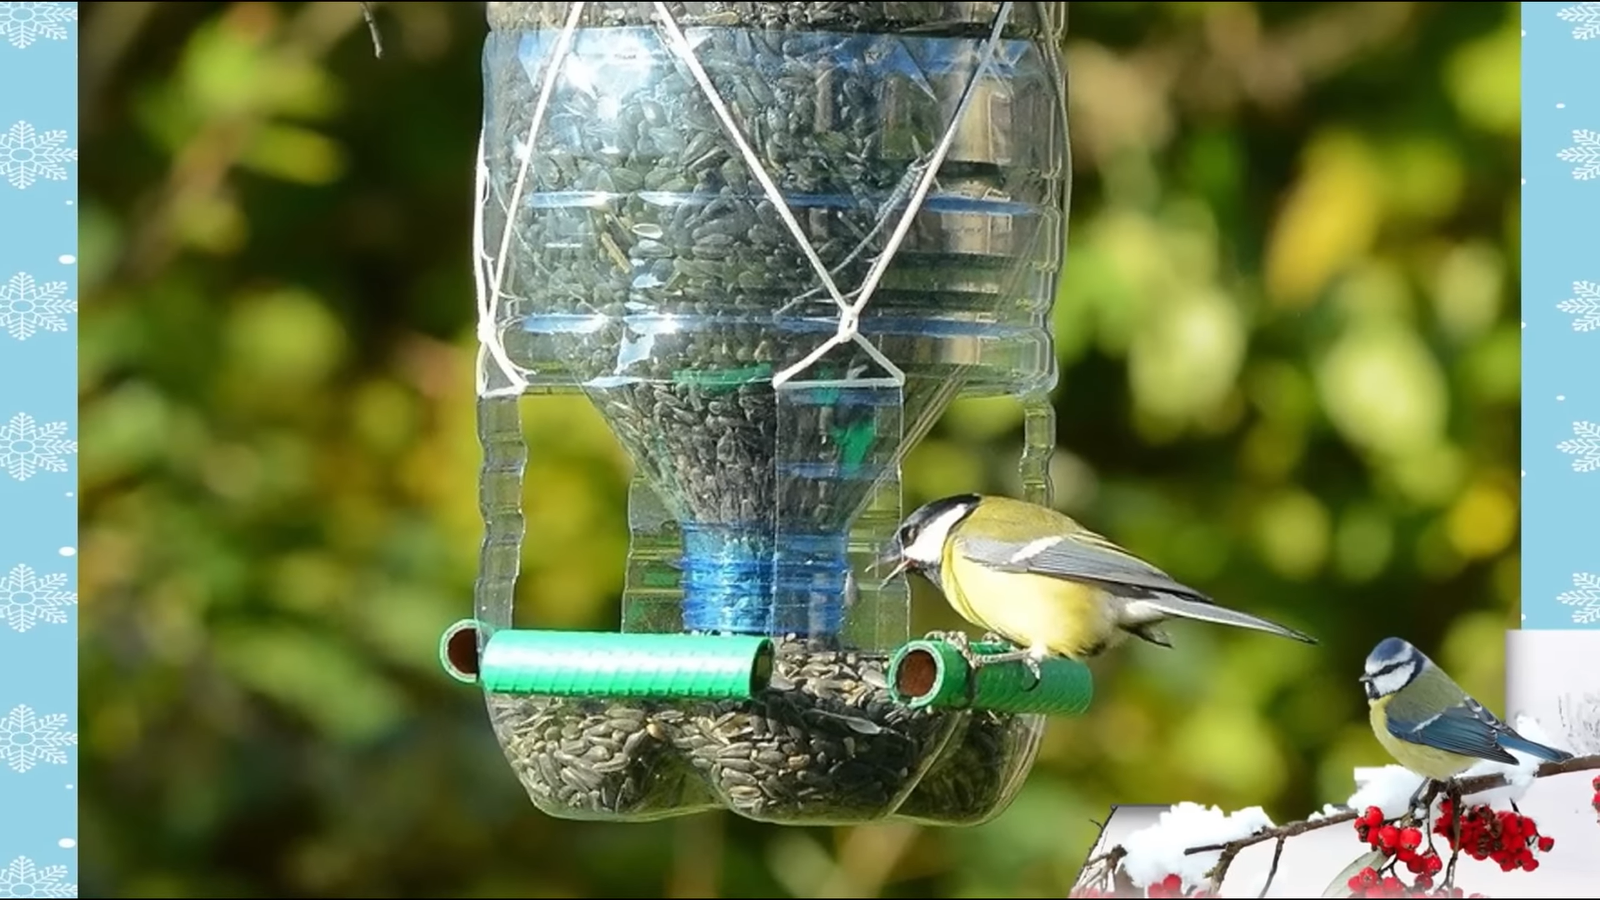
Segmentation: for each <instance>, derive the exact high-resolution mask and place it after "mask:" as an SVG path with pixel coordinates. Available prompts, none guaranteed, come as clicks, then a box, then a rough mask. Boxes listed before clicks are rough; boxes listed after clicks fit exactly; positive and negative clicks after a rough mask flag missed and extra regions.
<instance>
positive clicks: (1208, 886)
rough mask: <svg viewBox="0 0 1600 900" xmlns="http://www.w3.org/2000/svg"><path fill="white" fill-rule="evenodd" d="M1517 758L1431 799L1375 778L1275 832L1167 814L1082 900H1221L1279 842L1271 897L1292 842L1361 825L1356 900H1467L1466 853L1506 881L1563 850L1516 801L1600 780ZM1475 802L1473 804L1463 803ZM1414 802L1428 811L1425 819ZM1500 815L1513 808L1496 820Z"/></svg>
mask: <svg viewBox="0 0 1600 900" xmlns="http://www.w3.org/2000/svg"><path fill="white" fill-rule="evenodd" d="M1520 725H1522V723H1521V722H1519V726H1520ZM1525 729H1526V730H1524V734H1525V735H1526V736H1528V737H1530V739H1534V740H1538V739H1539V738H1540V737H1543V735H1542V734H1540V733H1539V729H1538V728H1537V725H1536V724H1532V723H1529V724H1528V725H1527V726H1525ZM1535 734H1537V735H1538V736H1537V737H1535ZM1585 749H1587V748H1585ZM1517 756H1518V758H1519V763H1518V764H1517V765H1514V766H1513V765H1501V764H1495V763H1481V764H1479V765H1478V766H1474V767H1473V768H1472V769H1470V770H1468V771H1467V772H1466V773H1464V774H1463V775H1462V776H1460V777H1458V778H1456V779H1455V780H1454V781H1452V782H1448V783H1443V784H1441V783H1437V782H1435V783H1431V784H1427V785H1426V788H1427V789H1426V790H1423V788H1424V780H1423V779H1422V778H1421V777H1419V776H1417V775H1414V774H1412V773H1410V772H1408V771H1406V770H1405V769H1403V768H1401V767H1399V766H1387V767H1385V768H1383V769H1379V770H1376V772H1375V773H1373V775H1372V777H1371V778H1369V779H1368V780H1367V781H1366V783H1365V784H1363V785H1361V786H1360V788H1359V789H1358V790H1357V791H1356V793H1355V794H1354V795H1352V796H1351V797H1350V799H1349V800H1348V801H1347V802H1346V803H1345V804H1343V806H1333V805H1331V804H1330V805H1329V806H1327V807H1325V808H1324V809H1323V811H1322V812H1320V813H1314V814H1313V815H1311V816H1309V817H1307V818H1305V819H1302V820H1300V821H1296V822H1289V823H1286V824H1283V825H1274V824H1273V823H1272V822H1271V820H1270V819H1268V818H1267V815H1266V813H1265V812H1264V811H1262V810H1261V808H1259V807H1252V808H1250V809H1246V810H1242V811H1239V812H1235V813H1232V814H1227V813H1224V812H1223V811H1222V810H1220V809H1217V808H1216V807H1202V806H1200V805H1198V804H1194V803H1180V804H1178V805H1177V806H1174V807H1172V808H1171V809H1170V810H1167V811H1166V812H1164V813H1162V814H1161V817H1160V820H1159V821H1158V822H1157V824H1156V825H1154V826H1151V827H1149V828H1145V829H1143V830H1141V831H1137V832H1134V833H1133V834H1131V835H1128V836H1127V837H1126V838H1125V839H1124V840H1123V842H1122V843H1121V844H1118V845H1116V846H1114V847H1112V848H1110V849H1109V850H1107V851H1106V852H1104V853H1101V854H1100V855H1098V856H1096V857H1095V858H1093V859H1091V860H1089V862H1088V863H1087V864H1086V865H1085V867H1084V870H1083V872H1082V874H1080V876H1079V881H1078V885H1077V887H1076V888H1074V890H1073V896H1079V897H1111V896H1146V897H1216V896H1220V893H1219V892H1220V890H1221V887H1222V884H1223V880H1224V879H1225V878H1226V877H1227V875H1228V870H1229V867H1230V866H1232V864H1233V862H1234V860H1235V859H1236V858H1237V857H1238V855H1239V854H1240V852H1242V851H1243V850H1245V849H1246V848H1248V847H1252V846H1255V845H1257V844H1262V843H1266V842H1268V841H1272V842H1275V847H1274V854H1273V858H1272V867H1271V870H1270V871H1269V872H1268V873H1267V876H1266V881H1265V883H1264V884H1263V885H1262V886H1261V888H1260V892H1259V894H1257V896H1260V897H1265V896H1267V892H1268V891H1269V890H1270V889H1271V887H1272V882H1273V879H1274V878H1275V877H1276V876H1277V874H1278V862H1279V859H1280V858H1281V856H1282V855H1283V849H1284V845H1285V844H1286V843H1287V842H1288V841H1289V840H1290V839H1291V838H1294V837H1297V836H1299V835H1303V834H1306V833H1309V832H1312V831H1317V830H1320V829H1323V828H1329V827H1333V826H1336V825H1350V826H1352V827H1353V828H1354V830H1355V831H1356V832H1357V833H1358V835H1359V837H1360V838H1361V839H1362V840H1363V841H1364V842H1366V844H1367V845H1368V846H1369V849H1370V851H1371V852H1370V853H1368V854H1366V855H1364V856H1363V857H1362V859H1360V860H1358V861H1357V864H1356V865H1353V866H1352V867H1351V869H1350V870H1349V871H1347V872H1345V873H1343V874H1342V875H1341V876H1340V879H1348V881H1349V882H1350V884H1349V885H1348V890H1347V891H1345V893H1346V894H1347V895H1348V894H1354V895H1356V896H1369V897H1371V896H1439V897H1446V896H1454V897H1459V896H1463V895H1462V893H1461V891H1460V890H1459V889H1457V888H1455V887H1454V874H1455V867H1456V861H1457V858H1458V857H1459V856H1460V855H1461V854H1463V853H1465V854H1467V855H1468V856H1471V857H1473V858H1475V859H1488V860H1492V861H1494V862H1496V863H1499V865H1500V868H1501V869H1503V870H1506V871H1511V870H1513V869H1518V868H1520V869H1526V870H1527V871H1532V870H1534V869H1536V868H1537V867H1538V865H1539V863H1538V859H1537V856H1536V854H1538V853H1543V852H1548V851H1549V850H1550V849H1551V848H1552V847H1553V846H1554V843H1555V842H1554V840H1553V839H1552V838H1549V837H1547V836H1544V835H1541V834H1540V833H1539V832H1538V829H1537V826H1536V825H1534V823H1533V822H1532V820H1530V819H1525V818H1524V817H1522V816H1521V815H1520V813H1518V812H1517V811H1516V801H1517V800H1518V799H1519V798H1520V797H1521V796H1522V795H1523V793H1525V792H1526V790H1527V788H1528V787H1529V786H1530V785H1531V784H1532V783H1533V782H1534V780H1535V779H1539V778H1546V777H1550V776H1553V775H1563V774H1567V773H1571V772H1581V771H1591V770H1600V753H1596V754H1591V755H1587V756H1579V757H1575V758H1573V759H1570V760H1567V761H1565V762H1560V763H1541V762H1540V761H1539V760H1536V759H1533V758H1532V757H1524V756H1522V755H1521V754H1517ZM1595 785H1596V787H1595V790H1596V792H1597V793H1596V795H1595V802H1596V804H1600V778H1596V779H1595ZM1419 794H1420V796H1419ZM1467 798H1471V799H1472V800H1473V801H1475V802H1474V803H1465V802H1463V800H1464V799H1467ZM1414 800H1420V802H1417V803H1415V809H1414V808H1413V805H1414V804H1413V801H1414ZM1502 804H1505V805H1509V807H1510V809H1509V810H1506V811H1497V809H1496V808H1497V807H1499V806H1500V805H1502ZM1597 812H1600V805H1597ZM1418 813H1421V814H1422V815H1421V817H1419V816H1418ZM1435 836H1437V837H1439V838H1441V839H1442V840H1443V841H1444V842H1445V843H1446V844H1447V845H1448V846H1447V847H1446V848H1445V849H1446V850H1447V852H1449V854H1450V858H1449V862H1448V864H1446V863H1445V862H1444V861H1443V860H1442V859H1441V858H1440V856H1439V853H1438V852H1437V851H1436V850H1435V849H1434V847H1433V844H1434V837H1435ZM1424 842H1426V846H1424ZM1404 870H1408V871H1409V872H1410V873H1411V875H1412V876H1414V878H1413V883H1412V884H1411V885H1406V884H1405V883H1404V882H1402V881H1401V880H1400V879H1399V877H1397V876H1399V875H1400V874H1402V872H1403V871H1404ZM1441 870H1443V872H1442V874H1443V878H1442V881H1441V883H1440V885H1439V886H1438V887H1437V888H1435V884H1434V878H1435V876H1436V875H1439V874H1440V873H1441ZM1252 893H1254V891H1252Z"/></svg>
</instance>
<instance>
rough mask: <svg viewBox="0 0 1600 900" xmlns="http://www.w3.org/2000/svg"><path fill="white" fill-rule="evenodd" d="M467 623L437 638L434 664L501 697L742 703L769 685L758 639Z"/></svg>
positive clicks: (768, 651) (762, 641) (766, 646)
mask: <svg viewBox="0 0 1600 900" xmlns="http://www.w3.org/2000/svg"><path fill="white" fill-rule="evenodd" d="M485 630H486V629H483V628H482V626H481V625H480V623H478V622H476V621H474V620H472V619H467V620H463V621H461V622H457V623H456V624H454V625H452V626H450V628H449V629H447V630H446V631H445V633H444V637H443V638H442V639H441V640H440V646H439V654H440V663H441V664H442V665H443V666H444V669H445V671H446V672H448V673H449V674H450V675H451V676H452V677H454V678H455V679H457V680H458V681H464V682H468V683H473V682H476V683H478V684H481V685H483V687H484V689H485V690H487V691H491V692H494V693H501V694H536V695H543V696H551V697H609V698H634V699H643V698H654V699H663V700H744V699H749V698H751V697H753V696H755V695H756V694H758V693H760V692H761V691H763V690H765V689H766V687H767V685H768V684H769V683H770V682H771V680H772V666H773V656H774V649H773V645H772V641H770V640H768V639H767V638H764V637H742V636H726V637H725V636H721V635H698V634H615V633H611V632H588V631H538V630H524V629H501V630H499V631H495V632H493V633H492V634H490V636H489V639H488V640H487V641H486V642H483V648H482V652H481V653H480V652H479V649H478V645H479V642H480V640H481V637H480V635H481V633H482V632H483V631H485Z"/></svg>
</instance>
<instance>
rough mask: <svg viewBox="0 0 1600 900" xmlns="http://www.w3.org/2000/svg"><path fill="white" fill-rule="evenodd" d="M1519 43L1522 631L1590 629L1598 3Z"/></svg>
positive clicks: (1544, 24) (1599, 609) (1599, 201)
mask: <svg viewBox="0 0 1600 900" xmlns="http://www.w3.org/2000/svg"><path fill="white" fill-rule="evenodd" d="M1522 43H1523V47H1522V343H1523V347H1522V359H1523V363H1522V392H1523V394H1522V395H1523V400H1522V466H1523V471H1522V573H1523V574H1522V627H1524V628H1562V629H1564V628H1585V629H1588V628H1597V629H1600V216H1597V214H1596V212H1597V211H1600V89H1597V86H1600V2H1586V3H1572V2H1558V3H1524V4H1522Z"/></svg>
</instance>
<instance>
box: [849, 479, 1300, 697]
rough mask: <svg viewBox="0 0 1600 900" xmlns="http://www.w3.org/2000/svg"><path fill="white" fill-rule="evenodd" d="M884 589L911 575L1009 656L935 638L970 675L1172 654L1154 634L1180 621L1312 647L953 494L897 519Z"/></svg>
mask: <svg viewBox="0 0 1600 900" xmlns="http://www.w3.org/2000/svg"><path fill="white" fill-rule="evenodd" d="M878 566H879V567H880V569H883V568H887V569H888V570H889V574H888V576H887V578H885V581H888V579H890V578H894V577H895V576H897V575H899V574H901V573H902V572H908V571H909V572H914V573H917V574H919V575H921V576H922V577H924V578H926V579H927V580H928V581H929V582H931V583H932V584H933V585H934V586H935V587H938V588H939V590H940V592H941V593H942V594H943V595H944V598H945V600H946V601H947V602H949V604H950V605H951V607H953V608H954V609H955V611H956V613H957V614H958V615H960V616H961V618H963V619H965V620H966V621H968V622H970V623H972V624H973V625H976V626H978V627H979V628H984V629H987V630H988V631H989V632H990V633H991V634H993V635H996V636H998V637H1000V638H1002V639H1004V640H1005V641H1006V642H1008V643H1010V644H1012V645H1013V646H1014V647H1016V648H1017V649H1016V650H1014V651H1011V652H1006V653H997V654H987V655H979V654H976V653H974V652H973V651H972V650H971V648H970V646H969V644H968V642H967V640H966V635H965V634H962V633H959V632H957V633H955V634H951V635H945V636H944V637H945V638H946V639H947V640H949V641H950V642H951V643H953V644H955V645H956V646H957V648H958V649H960V650H961V652H962V655H963V656H964V657H965V658H966V660H967V664H968V665H970V666H972V667H973V668H980V667H982V666H986V665H994V664H997V663H1002V662H1017V661H1020V662H1022V663H1023V664H1024V665H1025V666H1027V668H1028V670H1029V672H1030V673H1031V674H1032V675H1033V676H1034V680H1035V683H1037V681H1038V679H1039V677H1040V663H1041V662H1042V661H1043V660H1045V659H1046V658H1048V657H1051V656H1060V657H1066V658H1068V659H1072V660H1075V661H1078V662H1082V661H1085V660H1087V659H1090V658H1092V657H1095V656H1098V655H1100V654H1101V653H1104V652H1105V651H1107V650H1109V649H1111V648H1113V647H1116V646H1118V645H1119V644H1121V643H1122V642H1123V641H1125V640H1127V638H1128V637H1129V636H1133V637H1137V638H1139V639H1141V640H1144V641H1148V642H1150V643H1152V644H1156V645H1158V646H1161V647H1171V646H1172V643H1171V641H1170V639H1169V638H1168V637H1167V634H1166V632H1165V631H1164V630H1163V629H1162V628H1161V624H1162V623H1163V622H1166V621H1168V620H1170V619H1192V620H1195V621H1200V622H1212V623H1215V624H1218V625H1231V626H1233V627H1236V628H1250V629H1254V630H1257V631H1264V632H1267V633H1268V634H1276V635H1279V636H1281V637H1286V638H1293V639H1294V640H1297V641H1302V642H1304V643H1307V644H1315V643H1316V639H1315V638H1312V637H1310V636H1308V635H1305V634H1302V633H1301V632H1298V631H1295V630H1294V629H1292V628H1287V627H1284V626H1282V625H1279V624H1277V623H1275V622H1270V621H1268V620H1266V619H1263V618H1261V617H1259V616H1253V615H1250V614H1249V613H1243V612H1239V611H1237V610H1232V609H1228V608H1227V607H1224V606H1221V605H1219V604H1217V602H1216V601H1214V600H1212V599H1211V598H1210V597H1208V596H1206V595H1205V594H1203V593H1201V592H1200V591H1197V590H1195V589H1194V588H1191V587H1188V586H1187V585H1184V584H1181V583H1179V582H1178V581H1177V580H1175V579H1173V578H1172V576H1170V575H1168V574H1167V573H1165V572H1163V571H1161V570H1160V569H1158V568H1156V567H1155V566H1153V565H1151V564H1150V563H1147V562H1145V561H1144V560H1142V559H1140V558H1138V557H1137V556H1134V555H1133V554H1132V553H1129V552H1128V551H1127V550H1124V549H1123V548H1121V547H1119V546H1117V545H1116V544H1114V543H1112V542H1111V541H1109V540H1107V539H1106V538H1105V537H1102V536H1101V535H1099V534H1096V533H1094V532H1092V531H1090V530H1088V529H1087V528H1084V527H1083V526H1082V525H1079V524H1078V523H1077V522H1075V521H1073V520H1072V519H1071V518H1070V517H1068V516H1066V515H1064V514H1063V513H1060V512H1057V511H1055V510H1053V509H1050V508H1048V507H1044V506H1039V505H1037V504H1034V503H1028V502H1025V501H1022V500H1014V499H1011V498H1009V497H997V496H984V495H979V494H958V495H955V496H951V497H944V498H941V499H939V500H934V501H932V502H929V503H926V504H924V505H923V506H921V507H919V508H918V509H916V510H915V511H913V512H912V513H911V514H910V515H908V516H906V518H905V520H904V521H902V522H901V523H900V526H899V528H898V530H897V531H896V533H895V536H894V539H893V540H892V541H891V542H890V544H889V546H888V547H887V548H886V549H885V551H884V553H883V554H882V555H881V556H880V557H879V560H878Z"/></svg>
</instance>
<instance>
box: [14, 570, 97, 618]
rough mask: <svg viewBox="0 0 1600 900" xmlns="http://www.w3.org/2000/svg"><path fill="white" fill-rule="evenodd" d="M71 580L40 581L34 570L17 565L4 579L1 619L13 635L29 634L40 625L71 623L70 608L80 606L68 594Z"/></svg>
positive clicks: (49, 577)
mask: <svg viewBox="0 0 1600 900" xmlns="http://www.w3.org/2000/svg"><path fill="white" fill-rule="evenodd" d="M66 586H67V576H65V575H59V574H57V575H46V576H44V577H43V578H40V577H39V573H37V572H35V571H34V570H33V569H32V567H30V566H25V565H20V564H19V565H17V566H15V567H14V568H12V570H11V573H10V574H8V575H5V576H3V577H0V619H4V620H5V622H6V624H8V625H10V626H11V630H12V631H27V630H29V629H31V628H33V626H35V625H37V624H39V623H40V622H50V623H53V624H56V625H62V624H65V623H66V621H67V607H69V606H71V605H73V604H75V603H77V602H78V595H77V594H76V593H75V592H73V591H65V590H62V588H64V587H66Z"/></svg>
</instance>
